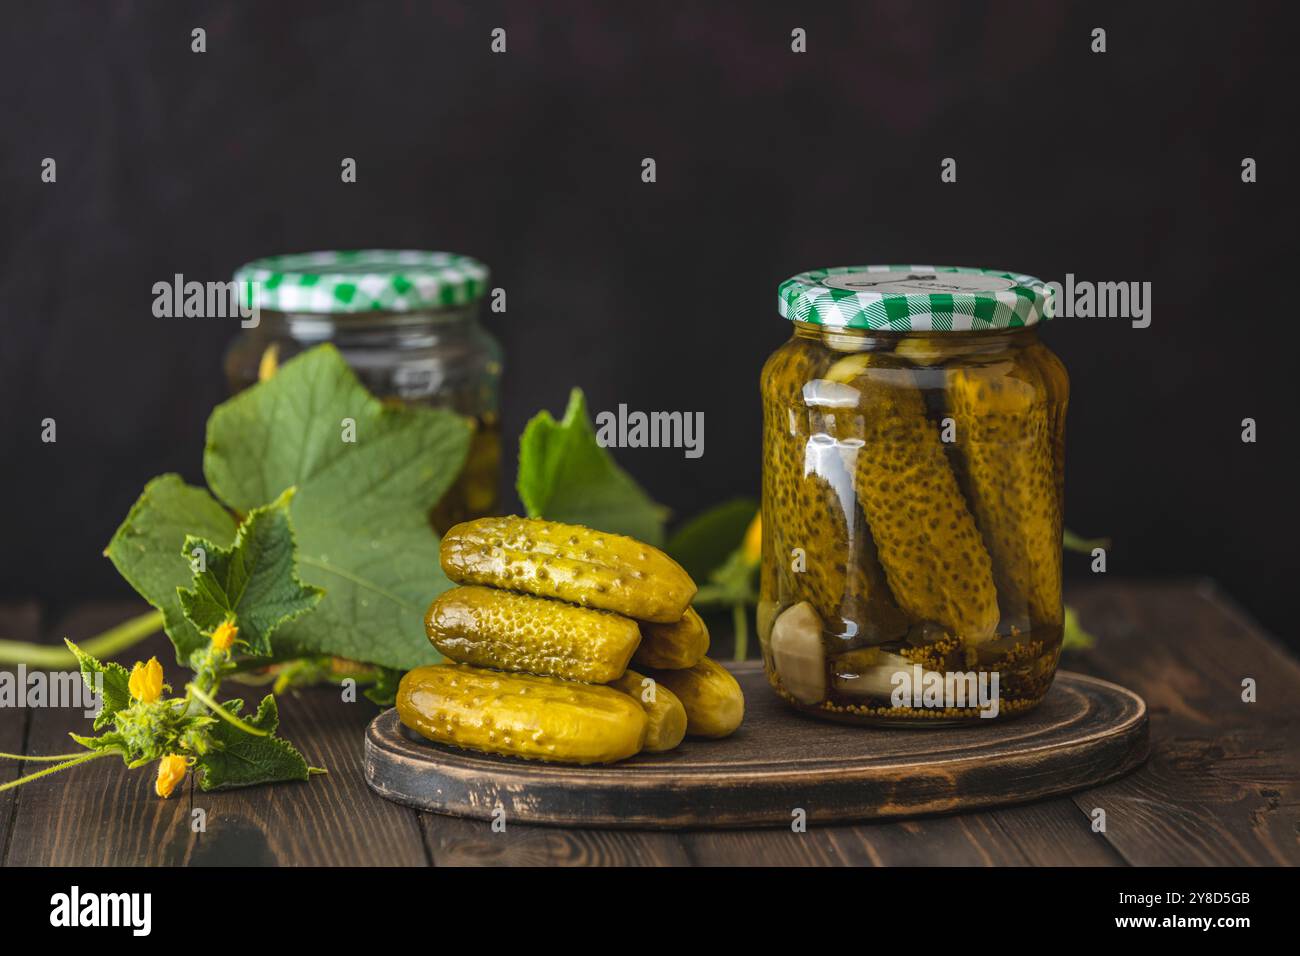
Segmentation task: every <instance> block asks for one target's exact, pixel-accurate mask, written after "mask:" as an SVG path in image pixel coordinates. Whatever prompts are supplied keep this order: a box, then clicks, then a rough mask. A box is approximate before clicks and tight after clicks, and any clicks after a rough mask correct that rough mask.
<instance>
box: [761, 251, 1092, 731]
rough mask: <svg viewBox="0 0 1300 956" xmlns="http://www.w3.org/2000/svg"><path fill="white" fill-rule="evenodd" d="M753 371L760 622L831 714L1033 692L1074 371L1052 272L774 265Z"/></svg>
mask: <svg viewBox="0 0 1300 956" xmlns="http://www.w3.org/2000/svg"><path fill="white" fill-rule="evenodd" d="M780 303H781V311H782V314H783V315H785V316H786V317H787V318H790V319H792V320H793V321H794V332H793V335H792V336H791V338H790V340H789V341H788V342H786V343H785V345H783V346H782V347H781V348H780V349H778V350H777V351H776V352H775V353H774V354H773V355H772V356H771V357H770V358H769V359H768V361H767V364H766V365H765V367H764V369H763V373H762V382H761V391H762V403H763V421H764V430H763V521H762V525H763V563H762V572H761V601H760V606H759V638H760V640H761V643H762V647H763V658H764V663H765V667H766V671H767V675H768V678H769V680H770V682H771V683H772V685H773V687H774V688H775V689H776V690H777V692H778V693H779V694H780V695H781V696H782V697H784V698H785V699H786V700H787V701H789V702H790V703H791V704H793V705H794V706H796V707H798V708H800V709H802V710H805V711H808V712H811V713H814V714H817V715H819V716H824V717H827V718H831V719H837V720H848V721H859V722H868V723H887V724H889V723H906V724H922V723H924V724H943V723H952V722H964V721H969V720H979V719H981V718H1005V717H1010V716H1013V715H1015V714H1018V713H1022V712H1024V711H1026V710H1029V709H1030V708H1032V707H1034V706H1036V705H1037V704H1038V703H1039V702H1040V701H1041V700H1042V699H1043V696H1044V695H1045V694H1046V693H1047V690H1048V688H1049V686H1050V685H1051V682H1052V677H1053V675H1054V673H1055V670H1056V664H1057V659H1058V657H1059V655H1060V649H1061V638H1062V632H1063V615H1062V604H1061V533H1062V517H1061V510H1062V490H1063V466H1064V459H1063V453H1064V421H1065V409H1066V403H1067V397H1068V379H1067V376H1066V373H1065V369H1064V367H1063V366H1062V365H1061V363H1060V361H1059V360H1058V359H1057V358H1056V357H1055V355H1053V353H1052V352H1051V351H1050V350H1049V349H1047V348H1046V346H1044V345H1043V344H1042V342H1040V341H1039V338H1038V332H1037V328H1036V326H1037V323H1038V322H1039V321H1040V320H1041V319H1044V318H1047V317H1049V316H1050V315H1051V308H1052V299H1051V290H1050V288H1049V287H1047V286H1046V285H1044V284H1043V283H1042V282H1040V281H1038V280H1036V279H1033V278H1032V277H1029V276H1020V275H1015V274H1012V273H1001V272H990V271H986V270H973V269H961V270H957V269H947V268H945V269H938V268H929V267H926V268H912V267H855V268H842V269H829V270H818V271H816V272H811V273H804V274H802V275H801V276H796V277H795V278H794V279H791V280H789V281H788V282H786V283H783V285H782V287H781V294H780Z"/></svg>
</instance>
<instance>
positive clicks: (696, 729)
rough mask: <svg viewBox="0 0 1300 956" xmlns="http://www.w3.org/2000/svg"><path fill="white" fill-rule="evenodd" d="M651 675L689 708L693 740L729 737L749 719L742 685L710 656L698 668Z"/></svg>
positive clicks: (697, 665)
mask: <svg viewBox="0 0 1300 956" xmlns="http://www.w3.org/2000/svg"><path fill="white" fill-rule="evenodd" d="M647 673H648V674H649V675H650V676H651V677H653V678H654V679H655V680H656V681H657V682H658V683H659V684H660V685H661V686H663V687H667V688H668V689H669V690H670V691H672V692H673V693H674V694H676V695H677V697H678V699H679V700H681V702H682V707H684V708H685V709H686V733H687V734H689V735H690V736H692V737H726V736H729V735H730V734H733V733H735V732H736V728H737V727H739V726H740V724H741V722H742V721H743V720H744V719H745V695H744V693H742V691H741V689H740V684H738V683H737V682H736V678H734V677H732V676H731V672H730V671H728V670H727V669H726V668H725V667H723V666H722V665H721V664H719V663H717V662H716V661H713V660H711V659H709V658H707V657H706V658H704V659H703V660H701V661H700V662H699V663H698V664H696V665H695V666H694V667H687V668H682V669H679V670H662V671H661V670H650V671H647Z"/></svg>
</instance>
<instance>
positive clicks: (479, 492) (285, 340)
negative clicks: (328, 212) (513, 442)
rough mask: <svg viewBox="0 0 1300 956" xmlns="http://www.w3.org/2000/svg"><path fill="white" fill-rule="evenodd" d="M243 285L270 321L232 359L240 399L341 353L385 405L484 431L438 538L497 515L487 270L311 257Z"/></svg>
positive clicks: (355, 255) (285, 261)
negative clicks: (312, 357) (294, 365)
mask: <svg viewBox="0 0 1300 956" xmlns="http://www.w3.org/2000/svg"><path fill="white" fill-rule="evenodd" d="M235 281H236V282H238V283H240V288H241V295H242V296H245V297H247V296H249V295H251V297H252V302H253V303H254V304H255V305H256V307H257V309H258V311H259V314H258V319H259V321H258V324H257V325H256V327H254V328H249V329H245V330H244V331H243V332H242V333H240V335H239V336H238V337H237V338H236V339H235V340H234V342H232V343H231V345H230V348H229V349H228V350H227V352H226V357H225V372H226V378H227V381H228V382H229V385H230V389H231V391H232V392H238V391H241V390H242V389H245V388H247V387H249V386H250V385H253V384H255V383H257V382H258V381H261V380H264V379H267V378H269V377H270V376H272V375H273V374H275V371H276V369H277V368H278V367H279V365H280V364H281V363H283V362H286V361H288V360H289V359H291V358H293V357H294V356H295V355H297V354H298V353H299V352H301V351H303V350H305V349H309V348H311V347H312V346H314V345H319V344H320V343H322V342H331V343H333V344H334V345H335V347H337V348H338V350H339V351H340V352H341V353H342V355H343V357H344V359H346V360H347V362H348V364H349V365H350V366H351V367H352V369H353V371H355V372H356V374H357V377H358V378H360V379H361V382H362V383H363V384H364V385H365V386H366V388H368V389H369V390H370V391H371V393H372V394H374V395H375V396H376V397H378V398H380V399H383V400H385V401H392V402H400V403H404V404H413V405H425V406H430V407H433V408H445V409H449V410H450V411H454V412H457V413H458V414H460V415H464V416H465V417H466V418H468V419H470V421H472V422H473V424H474V437H473V439H472V440H471V443H470V449H469V455H468V458H467V459H466V462H465V466H464V468H463V470H462V472H461V475H460V477H459V478H458V479H457V481H456V483H455V484H454V485H453V486H452V487H451V488H450V489H449V490H448V491H447V493H446V495H444V496H443V499H442V501H441V502H440V503H439V504H438V506H437V508H436V509H435V510H434V513H433V515H432V516H431V517H432V521H433V523H434V526H435V527H436V528H437V529H438V530H439V531H444V530H446V529H447V528H448V527H450V526H451V525H453V524H455V523H457V522H458V521H464V520H466V519H468V518H474V517H480V516H482V515H486V514H492V513H493V512H494V511H495V510H496V508H497V488H498V480H499V474H500V465H501V432H500V421H499V418H498V398H499V386H500V380H501V362H502V356H501V346H500V345H499V344H498V342H497V341H496V339H495V338H493V337H492V335H491V334H489V333H488V331H487V330H486V329H484V328H483V326H482V325H481V324H480V323H479V311H480V308H481V304H482V299H483V297H484V295H485V294H486V292H487V282H488V269H487V266H485V265H484V264H483V263H481V262H479V261H477V260H475V259H471V258H469V257H468V256H461V255H455V254H452V253H447V252H425V251H421V250H387V249H368V250H358V251H350V252H307V253H301V254H296V255H286V256H272V257H268V258H265V259H258V260H256V261H254V262H250V263H248V264H247V265H244V266H242V267H241V268H240V269H238V270H237V271H236V273H235ZM245 290H248V291H245Z"/></svg>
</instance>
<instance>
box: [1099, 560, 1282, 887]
mask: <svg viewBox="0 0 1300 956" xmlns="http://www.w3.org/2000/svg"><path fill="white" fill-rule="evenodd" d="M1075 604H1076V606H1077V607H1078V609H1079V613H1080V615H1081V616H1082V618H1083V619H1084V620H1085V621H1086V622H1087V624H1088V627H1089V628H1090V629H1091V630H1092V631H1093V632H1094V633H1095V634H1096V635H1097V638H1098V641H1097V646H1096V647H1095V648H1094V649H1092V650H1090V651H1088V652H1087V653H1086V654H1085V655H1083V656H1082V657H1081V665H1082V666H1085V667H1087V668H1088V669H1089V670H1091V671H1093V672H1094V673H1098V674H1100V675H1102V676H1104V677H1107V678H1108V679H1110V680H1113V681H1116V682H1118V683H1121V684H1125V685H1127V686H1129V687H1133V688H1134V689H1136V690H1138V691H1139V693H1142V694H1143V695H1144V696H1145V697H1146V699H1147V704H1148V706H1149V707H1150V711H1151V740H1152V747H1151V756H1150V759H1149V761H1148V763H1147V766H1146V767H1145V768H1143V770H1142V772H1140V773H1137V774H1134V775H1132V776H1130V777H1127V778H1125V779H1122V780H1118V781H1116V782H1114V783H1112V784H1109V785H1107V786H1103V787H1100V788H1098V789H1097V790H1094V791H1090V792H1087V793H1084V794H1081V795H1079V796H1077V797H1075V800H1074V802H1075V804H1076V805H1077V806H1078V807H1079V808H1080V809H1081V810H1084V811H1085V812H1086V813H1091V812H1092V811H1093V810H1094V809H1096V808H1100V809H1102V810H1104V811H1105V812H1106V827H1107V829H1106V839H1107V841H1108V842H1109V843H1110V844H1111V845H1112V846H1113V847H1114V848H1115V849H1116V851H1117V852H1119V853H1120V854H1121V855H1122V856H1123V858H1124V860H1125V861H1126V862H1128V863H1131V864H1135V865H1141V866H1147V865H1207V864H1241V863H1248V864H1257V865H1264V864H1267V865H1276V864H1288V865H1298V864H1300V663H1298V662H1297V660H1296V658H1294V657H1293V656H1291V655H1290V654H1288V653H1287V652H1286V651H1285V650H1284V649H1283V648H1282V647H1281V646H1280V645H1279V644H1277V643H1276V642H1275V641H1273V640H1272V639H1270V638H1268V637H1267V636H1265V635H1264V634H1263V632H1262V630H1261V629H1260V628H1258V627H1257V626H1256V625H1255V624H1254V623H1253V622H1251V621H1250V620H1249V619H1248V618H1247V617H1246V615H1245V614H1244V613H1242V612H1241V610H1240V609H1239V608H1237V607H1236V606H1235V605H1234V604H1233V603H1232V602H1231V600H1230V599H1228V598H1227V597H1226V596H1224V595H1223V594H1221V593H1220V592H1219V591H1217V589H1215V587H1214V586H1213V585H1212V584H1211V583H1209V582H1204V583H1202V584H1200V585H1199V586H1194V587H1192V586H1188V585H1186V584H1143V585H1135V586H1109V587H1106V586H1100V585H1098V586H1092V587H1089V588H1087V589H1084V590H1082V591H1081V592H1080V593H1079V594H1078V595H1077V600H1076V601H1075ZM1245 678H1253V679H1254V680H1255V681H1256V682H1257V685H1258V699H1257V702H1256V703H1244V702H1243V701H1242V681H1243V679H1245Z"/></svg>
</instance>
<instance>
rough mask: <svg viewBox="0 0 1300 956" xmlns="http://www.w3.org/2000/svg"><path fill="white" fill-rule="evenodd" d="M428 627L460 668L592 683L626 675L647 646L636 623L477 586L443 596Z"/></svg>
mask: <svg viewBox="0 0 1300 956" xmlns="http://www.w3.org/2000/svg"><path fill="white" fill-rule="evenodd" d="M424 629H425V632H426V633H427V634H428V635H429V640H430V641H431V642H432V643H433V646H434V647H436V648H437V649H438V650H439V651H440V652H441V653H442V654H443V655H444V656H445V657H448V658H450V659H451V660H453V661H458V662H460V663H462V664H473V665H475V666H476V667H495V668H497V669H498V670H504V671H526V672H528V673H530V674H540V675H543V676H550V677H563V678H566V679H568V680H580V681H587V682H588V683H592V684H605V683H608V682H609V681H612V680H614V679H615V678H617V677H620V676H622V674H623V672H624V671H625V670H627V665H628V662H629V661H630V660H631V659H632V654H633V653H634V652H635V651H636V649H637V646H638V645H639V644H640V642H641V632H640V629H639V628H638V627H637V624H636V622H635V621H632V620H629V619H628V618H625V617H622V616H621V615H618V614H611V613H610V612H608V611H594V610H591V609H589V608H584V607H576V606H574V605H572V604H565V603H564V602H562V601H548V600H546V599H545V598H539V597H533V596H531V595H527V594H515V593H513V592H511V591H500V590H497V589H496V588H485V587H478V586H476V585H468V586H463V587H457V588H452V589H451V590H450V591H444V592H443V593H442V594H441V595H440V596H439V597H438V598H437V599H436V600H435V601H434V602H433V603H432V604H430V605H429V610H428V612H427V613H426V614H425V617H424Z"/></svg>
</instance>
